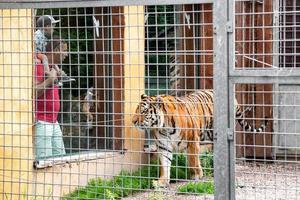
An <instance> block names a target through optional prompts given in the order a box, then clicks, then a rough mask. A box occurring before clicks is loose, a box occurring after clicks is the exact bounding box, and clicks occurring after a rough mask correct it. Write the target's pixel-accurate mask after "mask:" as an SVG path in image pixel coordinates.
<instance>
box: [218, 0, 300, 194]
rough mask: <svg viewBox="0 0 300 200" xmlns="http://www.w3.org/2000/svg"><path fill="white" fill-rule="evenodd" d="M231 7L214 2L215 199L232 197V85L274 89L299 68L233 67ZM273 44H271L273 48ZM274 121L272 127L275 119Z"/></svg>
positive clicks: (230, 2) (230, 1) (292, 79)
mask: <svg viewBox="0 0 300 200" xmlns="http://www.w3.org/2000/svg"><path fill="white" fill-rule="evenodd" d="M275 2H277V1H275ZM234 6H235V1H234V0H227V1H226V4H225V3H223V4H219V3H217V2H216V3H214V90H215V100H214V102H215V104H214V106H215V109H214V111H215V113H214V132H215V138H214V140H215V142H214V145H215V146H214V156H215V157H214V162H215V165H214V167H215V185H216V186H215V191H216V193H215V199H218V200H221V199H235V146H234V144H235V141H234V132H233V130H234V125H235V123H234V122H235V114H234V113H233V111H234V98H235V95H234V93H235V84H243V83H248V84H273V89H276V87H278V85H279V84H296V83H298V84H299V79H300V70H299V69H295V68H288V69H286V68H283V69H280V70H279V69H278V68H268V69H267V68H264V69H259V68H258V69H253V68H251V69H249V68H247V69H235V61H234V59H235V40H234V39H235V34H234V30H235V17H234V13H235V10H234V9H235V8H234ZM274 11H275V14H274V18H277V17H278V16H277V15H276V14H277V11H278V10H276V5H275V6H274ZM277 23H278V19H275V20H274V21H273V25H274V26H276V25H277V26H278V24H277ZM275 37H276V38H277V37H278V35H277V34H276V35H275ZM276 47H278V44H276V43H275V45H274V46H273V48H276ZM275 52H278V49H275ZM276 57H278V56H274V57H273V58H274V59H273V61H274V63H275V64H276V63H278V60H277V59H278V58H276ZM225 66H226V67H225ZM275 103H276V97H275ZM275 114H276V113H275ZM274 124H275V125H274V126H275V127H274V128H276V126H278V125H276V124H277V123H276V121H274Z"/></svg>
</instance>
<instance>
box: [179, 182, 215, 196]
mask: <svg viewBox="0 0 300 200" xmlns="http://www.w3.org/2000/svg"><path fill="white" fill-rule="evenodd" d="M177 193H181V194H187V193H189V194H191V193H192V194H214V184H213V182H198V183H187V184H185V185H182V186H180V187H179V188H178V189H177Z"/></svg>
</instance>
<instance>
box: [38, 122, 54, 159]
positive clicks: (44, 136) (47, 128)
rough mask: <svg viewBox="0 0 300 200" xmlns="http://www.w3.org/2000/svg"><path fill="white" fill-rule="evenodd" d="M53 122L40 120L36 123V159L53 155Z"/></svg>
mask: <svg viewBox="0 0 300 200" xmlns="http://www.w3.org/2000/svg"><path fill="white" fill-rule="evenodd" d="M53 128H54V127H53V125H52V124H51V123H47V122H43V121H38V122H37V123H36V125H35V159H36V160H41V159H45V158H48V157H51V156H52V143H51V136H52V133H53V131H54V129H53Z"/></svg>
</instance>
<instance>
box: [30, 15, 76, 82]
mask: <svg viewBox="0 0 300 200" xmlns="http://www.w3.org/2000/svg"><path fill="white" fill-rule="evenodd" d="M58 22H60V20H55V19H54V18H53V17H52V16H50V15H43V16H41V17H40V18H39V19H38V20H37V21H36V27H37V29H38V30H37V31H36V32H35V33H34V37H35V54H36V58H37V59H38V60H40V61H41V62H42V64H43V65H44V67H45V69H44V71H45V75H48V74H49V73H50V70H52V69H53V70H55V71H57V75H58V76H59V77H60V80H59V81H58V82H57V85H58V86H62V82H68V81H74V80H75V79H71V78H69V77H68V76H67V75H66V74H65V73H64V72H62V70H61V69H59V67H57V66H55V67H53V68H52V69H50V68H49V64H48V58H47V56H46V55H45V54H44V53H45V50H46V49H45V48H46V45H47V43H48V42H49V38H52V36H53V32H54V27H55V25H56V23H58Z"/></svg>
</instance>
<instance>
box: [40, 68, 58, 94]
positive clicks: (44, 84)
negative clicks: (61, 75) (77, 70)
mask: <svg viewBox="0 0 300 200" xmlns="http://www.w3.org/2000/svg"><path fill="white" fill-rule="evenodd" d="M56 78H57V73H56V71H55V70H51V71H50V73H49V74H48V76H47V79H45V80H44V81H38V80H36V83H35V92H36V97H39V96H41V95H42V94H44V92H45V90H46V89H47V88H49V87H50V86H52V85H53V83H54V81H55V80H56Z"/></svg>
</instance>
